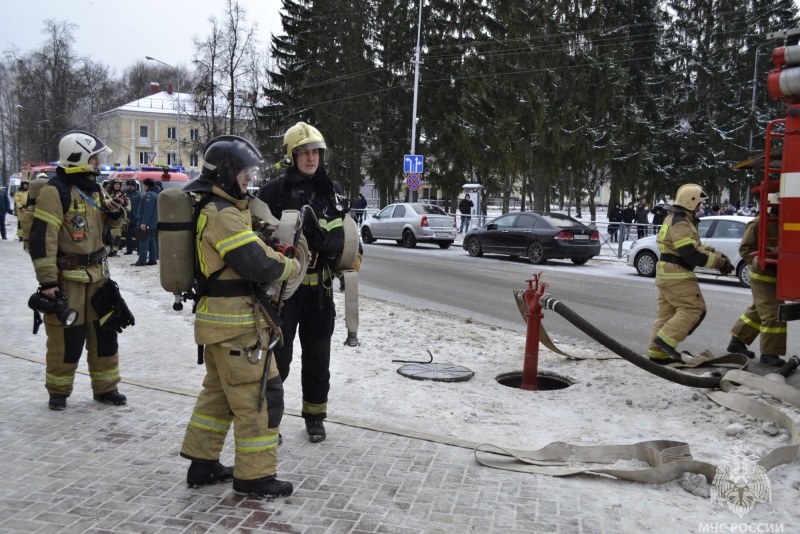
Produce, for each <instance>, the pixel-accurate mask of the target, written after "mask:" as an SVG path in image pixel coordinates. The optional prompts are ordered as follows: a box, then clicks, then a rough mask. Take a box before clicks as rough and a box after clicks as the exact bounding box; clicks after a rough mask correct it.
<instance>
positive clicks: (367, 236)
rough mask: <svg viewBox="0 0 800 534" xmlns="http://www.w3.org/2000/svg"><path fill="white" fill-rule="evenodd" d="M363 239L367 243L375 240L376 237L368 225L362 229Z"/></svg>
mask: <svg viewBox="0 0 800 534" xmlns="http://www.w3.org/2000/svg"><path fill="white" fill-rule="evenodd" d="M361 240H362V241H363V242H364V243H366V244H370V243H374V242H375V238H373V237H372V232H370V231H369V228H367V227H366V226H365V227H363V228H362V229H361Z"/></svg>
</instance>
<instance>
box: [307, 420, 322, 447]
mask: <svg viewBox="0 0 800 534" xmlns="http://www.w3.org/2000/svg"><path fill="white" fill-rule="evenodd" d="M306 432H308V441H310V442H311V443H319V442H320V441H325V425H323V424H322V421H308V420H306Z"/></svg>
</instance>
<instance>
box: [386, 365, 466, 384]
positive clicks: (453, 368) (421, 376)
mask: <svg viewBox="0 0 800 534" xmlns="http://www.w3.org/2000/svg"><path fill="white" fill-rule="evenodd" d="M397 372H398V373H400V374H401V375H403V376H405V377H408V378H413V379H414V380H436V381H437V382H464V381H465V380H469V379H470V378H472V375H474V374H475V373H474V372H473V371H472V370H471V369H467V368H466V367H462V366H460V365H453V364H450V363H409V364H407V365H404V366H402V367H401V368H400V369H398V370H397Z"/></svg>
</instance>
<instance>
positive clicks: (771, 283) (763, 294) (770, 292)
mask: <svg viewBox="0 0 800 534" xmlns="http://www.w3.org/2000/svg"><path fill="white" fill-rule="evenodd" d="M778 200H779V199H778V193H771V194H770V195H769V198H768V203H769V204H771V205H773V206H772V207H771V208H770V212H769V217H770V218H774V220H773V221H770V222H769V223H768V224H767V237H768V238H772V241H771V242H768V244H767V251H768V252H775V251H776V249H777V243H778V239H777V238H778V222H777V221H778V206H777V204H778ZM759 224H760V223H759V218H758V217H756V218H755V219H753V220H752V221H750V222H749V223H747V226H746V227H745V230H744V236H742V243H741V244H740V245H739V255H740V256H741V257H742V260H743V261H746V262H748V263H749V264H750V292H751V293H752V294H753V303H752V304H751V305H750V306H749V307H748V308H747V309H746V310H745V311H744V313H743V314H742V316H741V317H739V319H738V320H737V321H736V324H734V325H733V328H732V329H731V341H730V344H729V345H728V352H735V353H740V354H746V355H747V356H749V357H750V358H755V353H754V352H753V351H751V350H748V349H747V347H748V346H749V345H750V344H751V343H752V342H753V341H754V340H755V339H756V337H757V336H759V335H760V336H761V341H760V343H761V358H760V359H761V363H764V364H767V365H773V366H775V367H780V366H782V365H783V364H784V363H786V362H784V360H783V359H782V358H780V356H783V355H784V354H786V321H779V320H778V305H779V304H780V303H781V301H779V300H778V299H777V293H776V291H775V283H776V282H777V279H778V278H777V276H778V266H777V265H776V264H768V265H766V268H765V269H762V268H761V266H760V265H759V264H758V256H757V255H756V253H757V252H758V229H759Z"/></svg>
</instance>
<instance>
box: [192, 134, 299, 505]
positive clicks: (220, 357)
mask: <svg viewBox="0 0 800 534" xmlns="http://www.w3.org/2000/svg"><path fill="white" fill-rule="evenodd" d="M203 152H204V153H203V170H202V173H201V174H200V178H198V179H196V180H192V181H191V182H189V183H188V184H187V185H186V186H184V191H188V192H191V193H195V194H197V195H198V204H197V208H196V209H197V210H199V214H198V216H197V219H196V221H197V222H196V225H195V233H196V237H195V243H196V250H195V255H196V261H197V271H198V280H197V287H196V294H197V297H196V298H197V300H196V318H195V328H194V336H195V341H196V342H197V344H198V345H205V365H206V377H205V379H204V380H203V391H202V392H201V393H200V396H199V397H198V398H197V403H196V404H195V406H194V411H193V412H192V416H191V418H190V419H189V424H188V426H187V429H186V434H185V436H184V439H183V446H182V447H181V452H180V454H181V456H183V457H184V458H187V459H189V460H191V461H192V463H191V465H190V466H189V471H188V473H187V476H186V481H187V483H188V484H189V485H190V486H202V485H206V484H211V483H214V482H218V481H225V480H229V479H230V478H231V477H233V489H234V491H236V492H238V493H245V494H256V495H263V496H270V497H280V496H286V495H290V494H291V493H292V489H293V488H292V484H291V483H290V482H285V481H281V480H278V479H277V478H275V477H276V471H277V467H278V440H279V425H280V422H281V418H282V417H283V384H282V383H281V379H280V376H279V374H278V369H277V366H276V363H275V359H274V358H272V357H271V355H272V352H271V350H270V349H271V347H270V340H271V339H272V340H277V339H278V338H279V336H280V331H279V330H278V326H277V324H276V321H275V319H274V318H273V317H272V314H273V313H274V309H273V310H270V309H269V308H268V307H270V306H272V304H271V303H270V302H268V301H265V299H264V297H265V294H264V292H263V291H262V289H261V288H262V287H264V285H266V284H269V283H272V282H275V281H283V280H290V279H294V278H297V277H298V276H300V274H301V267H300V263H299V262H298V260H297V259H293V258H288V257H286V256H283V255H281V254H279V253H277V252H275V251H274V250H273V249H272V248H271V247H269V246H267V245H266V244H265V243H264V241H263V240H262V239H260V238H259V236H258V235H257V234H256V233H255V232H253V228H252V218H251V215H250V208H249V207H248V204H249V197H248V194H247V186H248V185H249V184H250V183H251V182H252V181H254V180H255V178H256V176H257V175H258V169H259V165H261V163H262V158H261V154H260V153H259V151H258V150H257V149H256V147H255V146H253V145H252V144H251V143H250V142H248V141H246V140H245V139H243V138H241V137H237V136H233V135H223V136H220V137H216V138H214V139H212V140H211V141H209V142H208V144H207V145H206V147H205V149H204V151H203ZM278 322H279V321H278ZM265 366H268V367H267V370H266V371H267V378H268V380H267V384H266V403H265V404H266V409H265V410H261V411H259V398H260V396H261V379H262V377H263V375H264V371H265V369H264V367H265ZM231 426H233V433H234V441H235V451H236V456H235V460H234V468H233V469H231V468H230V467H226V466H224V465H222V463H221V462H220V461H219V457H220V453H221V452H222V447H223V445H224V444H225V437H226V436H227V434H228V431H229V430H230V428H231Z"/></svg>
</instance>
